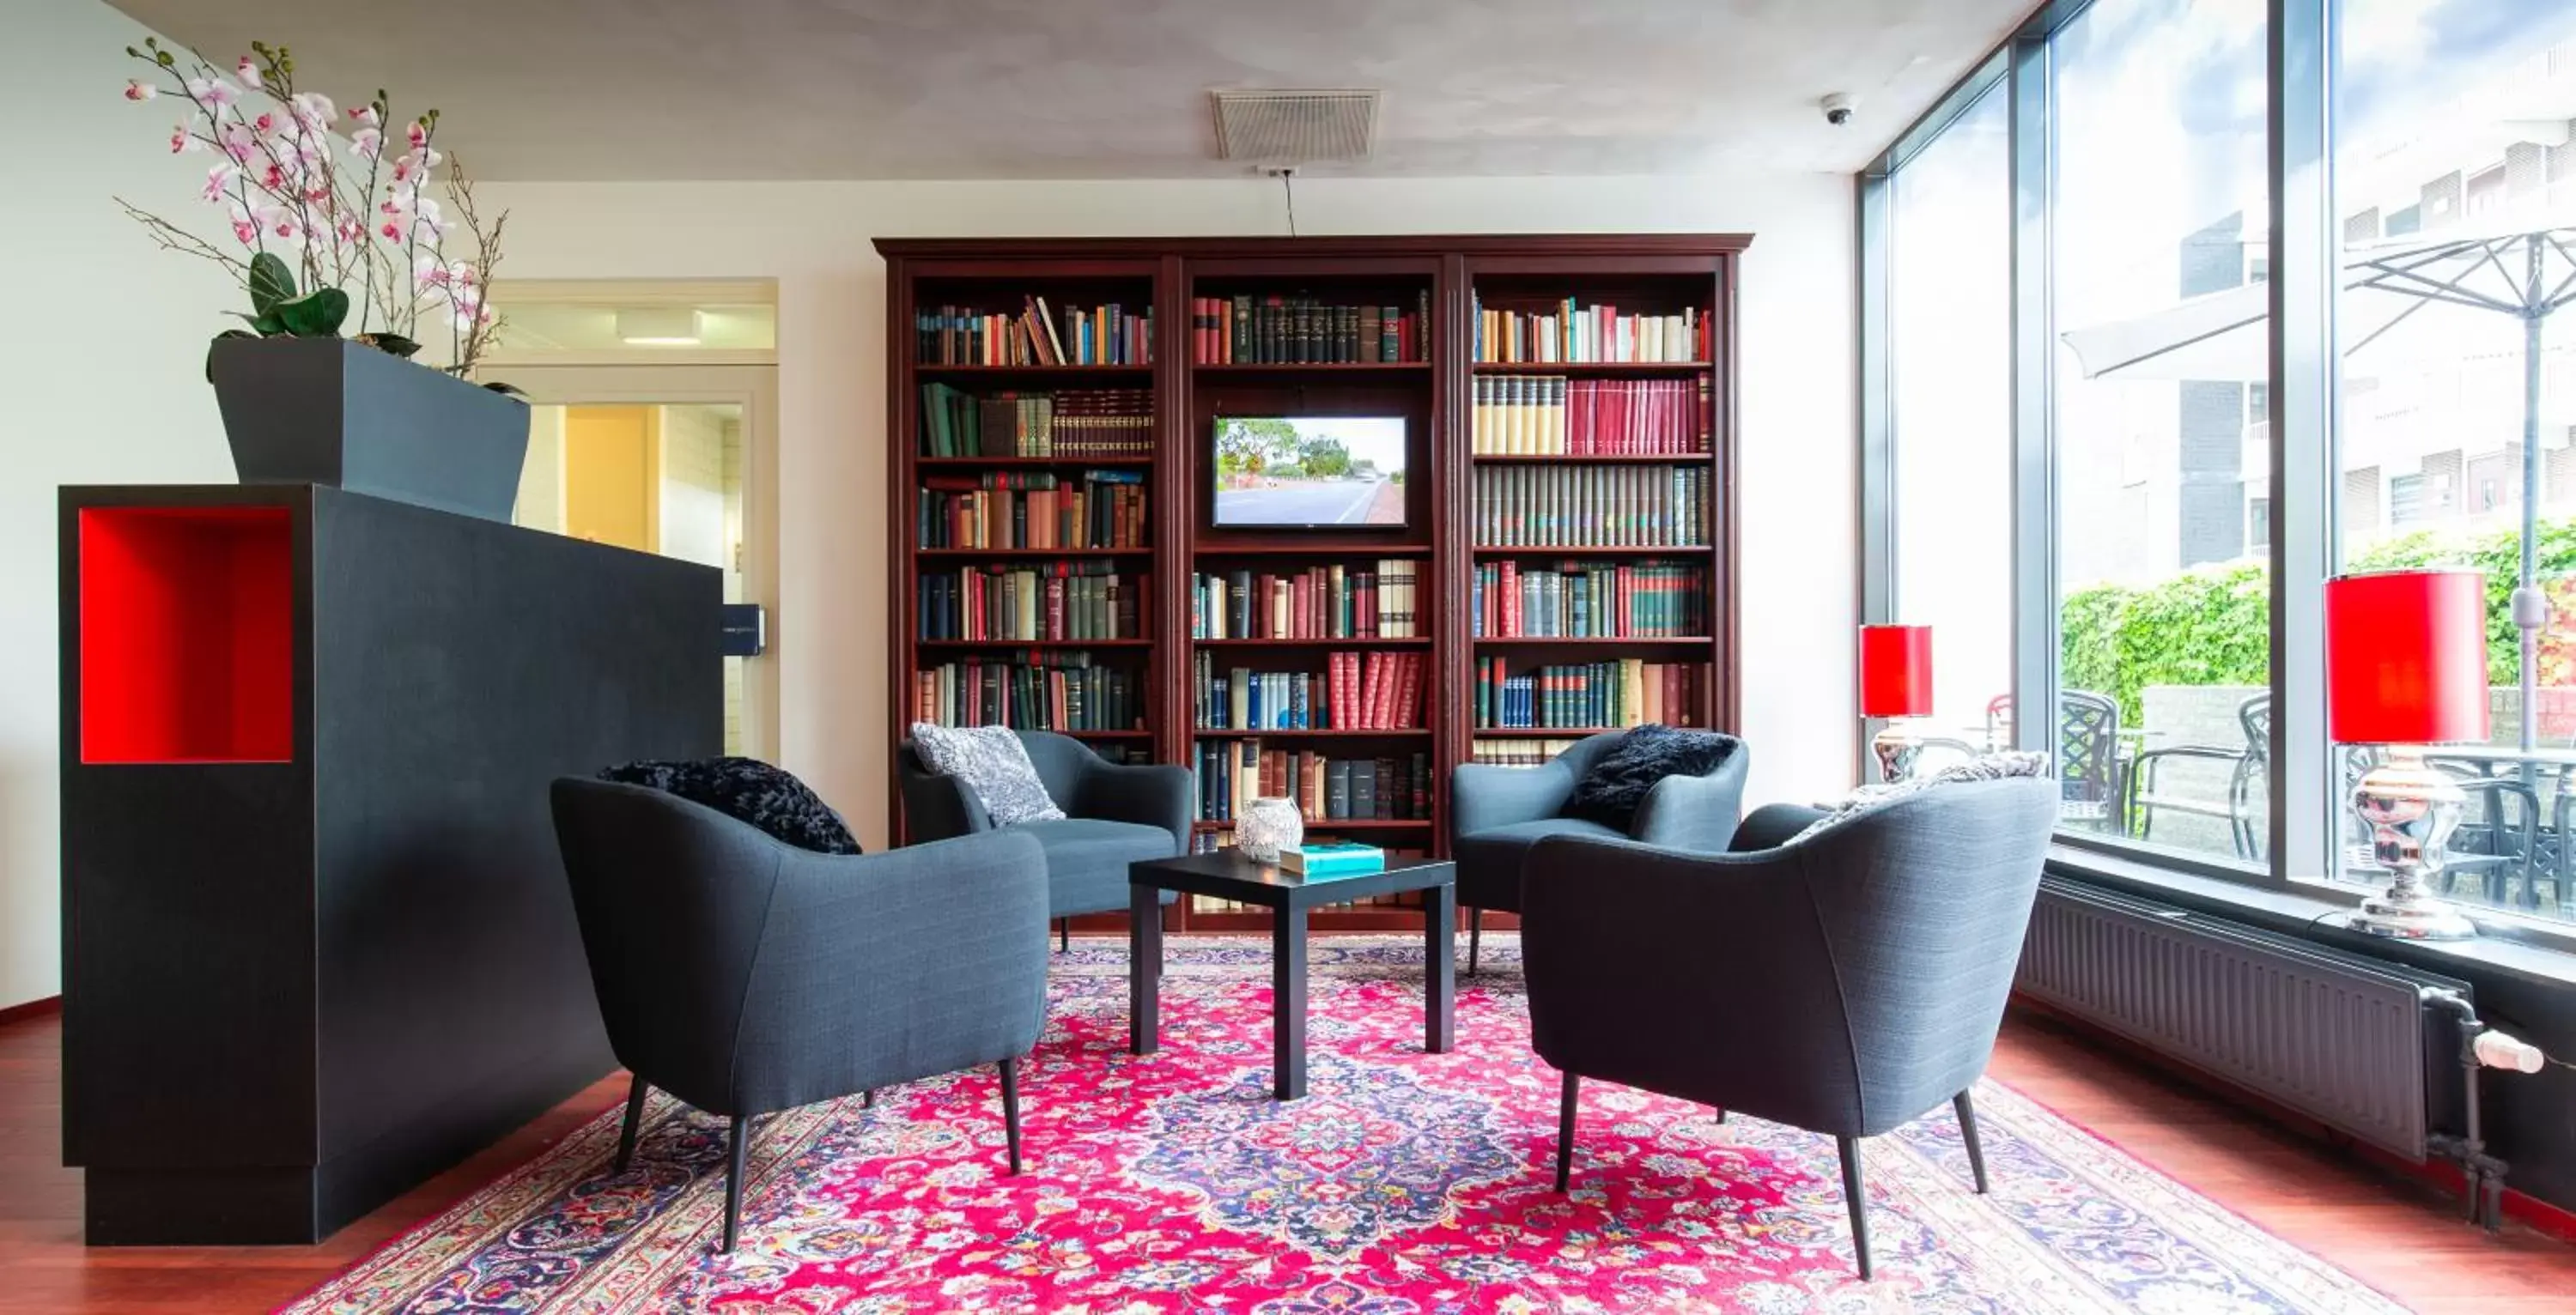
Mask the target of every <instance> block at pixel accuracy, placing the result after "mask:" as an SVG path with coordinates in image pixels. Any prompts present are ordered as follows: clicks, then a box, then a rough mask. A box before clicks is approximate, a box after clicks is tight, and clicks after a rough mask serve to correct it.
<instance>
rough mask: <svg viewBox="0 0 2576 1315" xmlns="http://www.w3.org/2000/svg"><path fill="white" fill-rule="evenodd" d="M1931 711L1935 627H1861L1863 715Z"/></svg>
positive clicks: (1921, 714)
mask: <svg viewBox="0 0 2576 1315" xmlns="http://www.w3.org/2000/svg"><path fill="white" fill-rule="evenodd" d="M1931 713H1932V627H1930V626H1862V627H1861V628H1860V715H1862V716H1864V717H1927V716H1930V715H1931Z"/></svg>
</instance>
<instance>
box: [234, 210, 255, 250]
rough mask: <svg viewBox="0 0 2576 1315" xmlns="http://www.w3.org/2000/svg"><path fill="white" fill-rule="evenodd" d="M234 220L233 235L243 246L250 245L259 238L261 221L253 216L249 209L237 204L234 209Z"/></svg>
mask: <svg viewBox="0 0 2576 1315" xmlns="http://www.w3.org/2000/svg"><path fill="white" fill-rule="evenodd" d="M232 220H233V237H234V238H235V240H237V241H239V242H240V243H241V244H242V245H243V246H249V245H250V244H251V243H253V242H255V241H258V240H259V221H258V220H256V219H253V218H251V217H250V212H249V211H247V210H244V209H242V208H241V207H240V206H239V205H235V206H234V207H233V210H232Z"/></svg>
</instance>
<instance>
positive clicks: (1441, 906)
mask: <svg viewBox="0 0 2576 1315" xmlns="http://www.w3.org/2000/svg"><path fill="white" fill-rule="evenodd" d="M1457 932H1458V888H1457V887H1455V886H1452V885H1448V884H1446V883H1443V884H1441V885H1437V886H1433V887H1432V888H1431V889H1429V890H1426V891H1424V892H1422V1048H1423V1049H1425V1050H1428V1051H1430V1052H1431V1053H1433V1054H1435V1055H1437V1054H1443V1053H1446V1052H1447V1051H1448V1049H1449V1047H1450V1046H1452V1045H1454V1044H1456V1043H1457V1038H1458V1014H1457V1009H1456V999H1455V998H1456V996H1457V976H1458V965H1457V964H1456V963H1454V962H1452V959H1453V957H1454V956H1455V955H1456V954H1457V953H1458V942H1457V939H1456V937H1457Z"/></svg>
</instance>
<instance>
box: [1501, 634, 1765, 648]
mask: <svg viewBox="0 0 2576 1315" xmlns="http://www.w3.org/2000/svg"><path fill="white" fill-rule="evenodd" d="M1474 642H1475V645H1476V647H1478V648H1564V647H1587V646H1594V645H1598V646H1601V647H1605V648H1628V647H1634V646H1636V645H1639V644H1676V645H1689V644H1702V645H1705V644H1714V643H1716V642H1717V641H1716V640H1715V639H1712V638H1710V637H1709V636H1707V635H1668V636H1663V637H1653V636H1644V635H1478V636H1476V638H1475V641H1474Z"/></svg>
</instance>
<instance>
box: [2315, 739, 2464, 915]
mask: <svg viewBox="0 0 2576 1315" xmlns="http://www.w3.org/2000/svg"><path fill="white" fill-rule="evenodd" d="M2467 803H2468V796H2466V795H2464V794H2462V793H2460V787H2459V786H2457V785H2455V784H2453V783H2452V781H2451V778H2449V777H2448V776H2445V775H2443V774H2442V773H2441V772H2439V771H2436V770H2434V769H2433V768H2430V767H2427V766H2426V765H2425V764H2424V755H2423V753H2422V752H2421V751H2419V750H2415V749H2397V750H2392V751H2391V752H2390V753H2389V755H2388V761H2386V762H2384V763H2381V764H2379V765H2378V766H2376V767H2373V768H2371V769H2370V771H2369V772H2367V773H2365V774H2364V775H2363V776H2362V778H2361V782H2360V784H2358V785H2356V786H2354V787H2353V791H2352V807H2353V811H2354V812H2356V813H2359V814H2360V815H2361V821H2362V825H2363V826H2366V827H2368V828H2369V829H2370V852H2371V857H2372V858H2374V859H2376V860H2378V862H2379V864H2380V866H2382V867H2384V868H2387V869H2388V871H2389V873H2390V878H2391V879H2390V882H2389V886H2388V889H2387V890H2386V891H2384V892H2382V893H2380V894H2377V895H2373V896H2371V897H2370V898H2369V899H2366V900H2363V901H2362V902H2361V911H2360V912H2358V913H2355V914H2353V915H2352V916H2351V918H2350V919H2349V921H2348V922H2347V924H2346V925H2348V926H2350V927H2351V928H2353V930H2355V931H2361V932H2367V933H2369V934H2371V935H2373V936H2388V937H2394V938H2397V939H2400V940H2410V941H2464V940H2468V939H2470V938H2472V937H2474V936H2476V935H2477V934H2478V927H2477V924H2476V923H2473V922H2471V921H2469V919H2468V916H2467V915H2465V914H2463V913H2461V912H2460V911H2459V910H2458V909H2456V908H2453V907H2452V906H2451V905H2450V904H2449V903H2448V902H2446V901H2444V900H2442V899H2440V898H2437V897H2436V896H2435V895H2434V894H2433V893H2432V891H2431V889H2430V884H2431V882H2432V881H2433V880H2434V879H2436V878H2438V877H2439V876H2440V875H2441V872H2442V860H2443V857H2444V848H2445V847H2446V846H2447V845H2449V844H2450V840H2451V832H2452V831H2453V830H2454V829H2456V828H2457V827H2458V826H2459V825H2460V813H2461V811H2462V810H2463V809H2464V808H2465V807H2466V806H2467Z"/></svg>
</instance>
